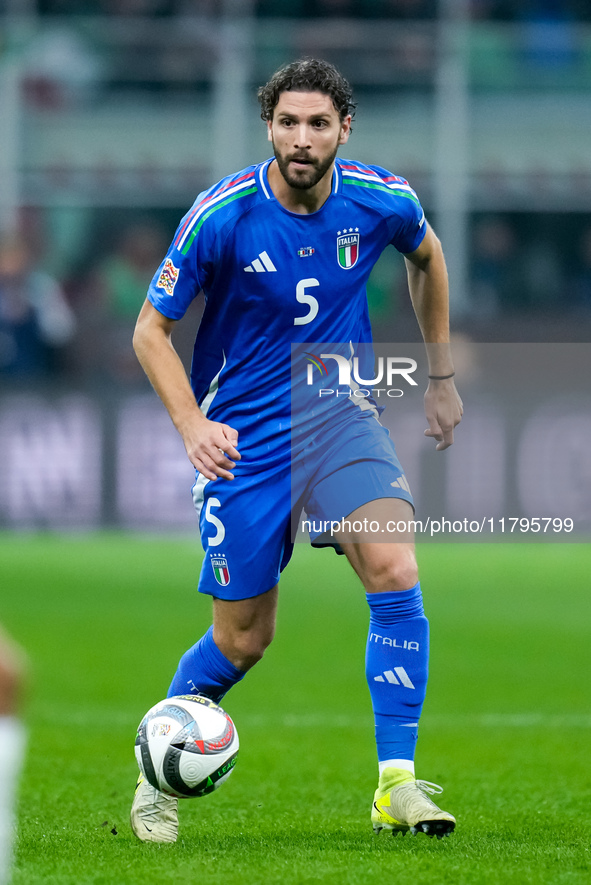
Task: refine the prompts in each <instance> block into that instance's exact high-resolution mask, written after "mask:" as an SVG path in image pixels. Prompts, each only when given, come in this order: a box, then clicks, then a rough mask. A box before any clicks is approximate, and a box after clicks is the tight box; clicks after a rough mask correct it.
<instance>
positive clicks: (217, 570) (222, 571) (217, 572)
mask: <svg viewBox="0 0 591 885" xmlns="http://www.w3.org/2000/svg"><path fill="white" fill-rule="evenodd" d="M211 567H212V569H213V573H214V576H215V579H216V581H217V582H218V584H221V585H222V587H225V586H226V584H229V583H230V570H229V568H228V560H227V559H226V557H225V556H212V557H211Z"/></svg>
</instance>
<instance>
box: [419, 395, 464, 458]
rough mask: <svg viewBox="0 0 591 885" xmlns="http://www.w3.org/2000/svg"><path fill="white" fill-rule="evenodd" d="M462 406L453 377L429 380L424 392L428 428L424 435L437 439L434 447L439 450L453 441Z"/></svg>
mask: <svg viewBox="0 0 591 885" xmlns="http://www.w3.org/2000/svg"><path fill="white" fill-rule="evenodd" d="M463 413H464V406H463V404H462V400H461V399H460V395H459V393H458V391H457V390H456V386H455V384H454V380H453V378H447V379H446V380H445V381H429V386H428V388H427V392H426V393H425V415H426V416H427V421H428V422H429V429H428V430H425V436H432V437H433V439H436V440H437V445H436V447H435V448H436V449H437V451H438V452H441V451H442V450H443V449H447V448H449V446H451V445H452V443H453V441H454V427H456V426H457V425H458V424H459V423H460V421H461V420H462V415H463Z"/></svg>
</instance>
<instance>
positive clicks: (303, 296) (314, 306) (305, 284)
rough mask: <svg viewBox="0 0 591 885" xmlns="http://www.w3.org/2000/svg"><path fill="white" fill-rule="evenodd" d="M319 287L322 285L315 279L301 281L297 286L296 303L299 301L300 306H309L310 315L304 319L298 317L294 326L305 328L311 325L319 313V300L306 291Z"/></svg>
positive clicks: (306, 315)
mask: <svg viewBox="0 0 591 885" xmlns="http://www.w3.org/2000/svg"><path fill="white" fill-rule="evenodd" d="M319 285H320V283H319V282H318V280H315V279H314V278H313V277H312V279H310V280H300V281H299V283H298V284H297V286H296V301H299V302H300V304H307V305H308V313H307V314H305V315H304V316H303V317H296V318H295V320H294V321H293V324H294V326H305V325H306V324H307V323H311V322H312V320H313V319H314V317H315V316H316V314H317V313H318V300H317V299H316V298H314V296H313V295H308V293H307V292H306V289H311V288H312V287H313V286H319Z"/></svg>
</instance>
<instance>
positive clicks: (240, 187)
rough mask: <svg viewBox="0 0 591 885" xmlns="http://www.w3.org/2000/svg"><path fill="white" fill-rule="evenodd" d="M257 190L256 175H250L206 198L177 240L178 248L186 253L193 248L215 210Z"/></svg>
mask: <svg viewBox="0 0 591 885" xmlns="http://www.w3.org/2000/svg"><path fill="white" fill-rule="evenodd" d="M256 190H257V186H256V182H255V179H254V175H249V176H248V177H247V178H246V179H245V180H243V181H240V182H239V183H238V184H236V185H234V187H229V188H224V189H223V190H222V192H221V193H218V194H217V195H214V196H212V197H211V199H208V200H204V201H203V202H202V203H201V204H200V205H199V207H198V209H197V211H196V212H195V213H194V214H193V216H192V217H191V219H190V223H189V224H187V226H186V227H185V230H184V232H183V233H182V235H181V237H180V239H179V240H178V241H177V243H176V246H177V249H178V250H179V251H180V252H182V254H183V255H186V254H187V252H188V251H189V249H190V248H191V246H192V244H193V241H194V239H195V237H196V236H197V234H198V233H199V230H200V228H201V225H202V224H203V223H204V222H205V221H206V220H207V219H208V218H209V216H210V215H212V213H213V212H215V211H216V210H217V209H221V208H222V207H223V206H227V205H228V203H231V202H232V201H233V200H237V199H239V198H240V197H245V196H247V195H248V194H254V193H255V192H256Z"/></svg>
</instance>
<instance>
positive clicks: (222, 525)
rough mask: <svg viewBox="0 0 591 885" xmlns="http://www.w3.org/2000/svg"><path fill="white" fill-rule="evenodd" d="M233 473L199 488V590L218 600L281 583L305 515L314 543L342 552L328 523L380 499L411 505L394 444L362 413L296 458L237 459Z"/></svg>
mask: <svg viewBox="0 0 591 885" xmlns="http://www.w3.org/2000/svg"><path fill="white" fill-rule="evenodd" d="M233 473H234V476H235V478H234V479H233V480H225V479H216V480H208V479H205V478H204V477H203V476H201V474H198V476H197V480H196V482H195V485H194V486H193V501H194V503H195V508H196V510H197V513H198V515H199V527H200V530H201V541H202V544H203V549H204V550H205V557H204V560H203V566H202V569H201V576H200V579H199V591H200V592H201V593H208V594H210V595H211V596H215V597H217V598H219V599H248V598H250V597H252V596H259V595H260V594H261V593H266V591H267V590H270V589H271V588H272V587H274V586H275V585H276V584H277V583H278V581H279V575H280V573H281V571H282V570H283V569H284V568H285V566H286V565H287V563H288V562H289V560H290V558H291V554H292V552H293V543H294V534H295V530H294V529H295V527H297V524H298V522H299V520H300V515H301V512H302V510H305V512H306V515H307V521H308V523H309V524H310V526H311V531H310V538H311V542H312V544H313V545H314V546H317V547H321V546H332V547H335V549H336V550H337V552H340V551H339V547H338V543H337V542H336V540H335V539H334V538H332V539H331V537H330V532H329V533H328V535H327V533H326V532H325V531H324V528H325V527H326V525H327V523H330V522H337V521H339V520H341V519H343V518H346V517H347V516H349V515H350V514H351V513H353V511H354V510H356V509H357V508H358V507H361V506H362V505H363V504H367V503H368V502H369V501H374V500H377V499H379V498H402V499H403V500H405V501H408V502H409V503H410V504H411V505H412V496H411V494H410V490H409V487H408V483H407V481H406V479H405V477H404V473H403V470H402V467H401V465H400V462H399V460H398V457H397V455H396V450H395V448H394V443H393V442H392V440H391V439H390V435H389V433H388V431H387V430H386V429H385V428H384V427H382V425H381V424H380V423H379V421H378V420H377V419H376V418H375V417H374V415H373V414H372V413H370V412H361V411H359V412H358V413H357V412H356V413H355V415H354V416H353V419H352V420H349V421H348V422H347V424H346V425H345V426H344V427H341V428H340V429H339V431H338V433H335V432H334V428H333V429H332V432H331V433H328V432H320V433H318V434H316V435H315V436H314V438H313V439H312V440H311V441H310V442H309V443H308V444H307V445H306V446H305V447H304V448H303V449H302V450H301V451H300V452H299V454H298V455H297V457H294V458H293V459H291V461H287V462H286V461H285V460H283V461H282V462H280V463H277V464H274V465H271V466H267V467H265V469H263V470H260V469H258V470H255V469H253V467H252V465H251V466H250V467H249V466H248V465H245V464H244V463H243V462H242V461H239V462H238V463H237V464H236V467H235V469H234V470H233Z"/></svg>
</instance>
